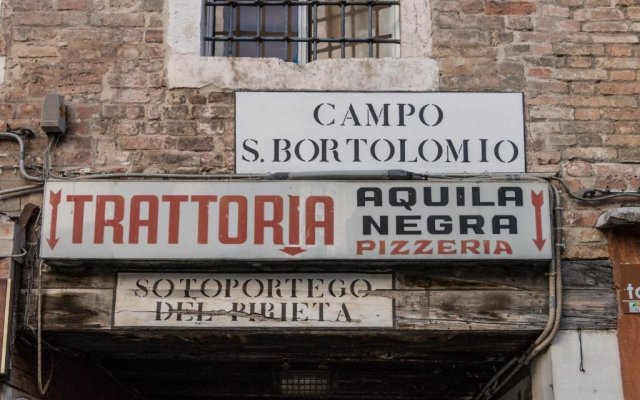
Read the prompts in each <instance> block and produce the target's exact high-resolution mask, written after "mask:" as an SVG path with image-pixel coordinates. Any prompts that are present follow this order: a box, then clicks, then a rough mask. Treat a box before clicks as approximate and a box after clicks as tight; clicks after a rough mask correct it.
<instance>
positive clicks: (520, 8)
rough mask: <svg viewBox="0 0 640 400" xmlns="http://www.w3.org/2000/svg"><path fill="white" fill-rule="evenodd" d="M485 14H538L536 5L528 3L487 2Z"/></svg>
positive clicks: (486, 0)
mask: <svg viewBox="0 0 640 400" xmlns="http://www.w3.org/2000/svg"><path fill="white" fill-rule="evenodd" d="M484 12H485V14H487V15H527V14H533V13H535V12H536V4H535V3H532V2H527V1H500V0H485V2H484Z"/></svg>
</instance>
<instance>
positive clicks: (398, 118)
mask: <svg viewBox="0 0 640 400" xmlns="http://www.w3.org/2000/svg"><path fill="white" fill-rule="evenodd" d="M235 154H236V172H238V173H272V172H292V171H336V170H338V171H339V170H350V171H354V170H355V171H362V170H388V169H401V170H405V171H411V172H417V173H456V174H457V173H481V172H496V173H521V172H525V168H526V162H525V157H526V151H525V131H524V104H523V94H522V93H439V92H423V93H417V92H237V93H236V153H235Z"/></svg>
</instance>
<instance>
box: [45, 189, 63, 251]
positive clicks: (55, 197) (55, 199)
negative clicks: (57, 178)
mask: <svg viewBox="0 0 640 400" xmlns="http://www.w3.org/2000/svg"><path fill="white" fill-rule="evenodd" d="M60 192H62V190H58V191H57V192H53V191H50V192H49V204H51V222H50V225H49V228H50V230H49V238H48V239H47V243H49V247H51V250H53V249H55V248H56V245H57V244H58V241H59V240H60V238H57V237H56V229H57V225H58V205H59V204H60V198H61V197H62V196H61V195H60Z"/></svg>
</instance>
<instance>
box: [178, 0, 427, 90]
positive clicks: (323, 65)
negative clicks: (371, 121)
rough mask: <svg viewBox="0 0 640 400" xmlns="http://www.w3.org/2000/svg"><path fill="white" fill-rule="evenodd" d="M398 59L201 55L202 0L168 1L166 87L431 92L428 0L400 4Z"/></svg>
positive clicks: (412, 0)
mask: <svg viewBox="0 0 640 400" xmlns="http://www.w3.org/2000/svg"><path fill="white" fill-rule="evenodd" d="M400 10H401V11H400V26H401V34H400V40H401V48H400V53H401V57H400V58H380V59H344V60H318V61H313V62H310V63H308V64H304V65H296V64H293V63H289V62H285V61H282V60H278V59H275V58H230V57H202V56H201V55H200V52H201V38H200V36H201V35H200V26H201V19H202V10H201V1H200V0H168V13H169V21H168V28H167V38H166V39H167V46H168V49H167V50H168V51H167V81H168V85H169V87H170V88H178V87H187V88H198V87H204V86H212V87H214V88H219V89H296V90H301V89H309V90H315V89H322V90H435V89H437V88H438V82H439V79H438V75H439V69H438V64H437V63H436V62H435V60H432V59H430V58H429V57H428V56H429V54H430V51H431V15H430V7H429V2H428V0H405V1H404V2H403V3H402V4H401V6H400Z"/></svg>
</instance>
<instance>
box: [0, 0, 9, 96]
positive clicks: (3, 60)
mask: <svg viewBox="0 0 640 400" xmlns="http://www.w3.org/2000/svg"><path fill="white" fill-rule="evenodd" d="M2 2H3V0H0V19H2ZM6 64H7V57H5V56H0V85H2V84H3V83H4V71H5V69H6Z"/></svg>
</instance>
